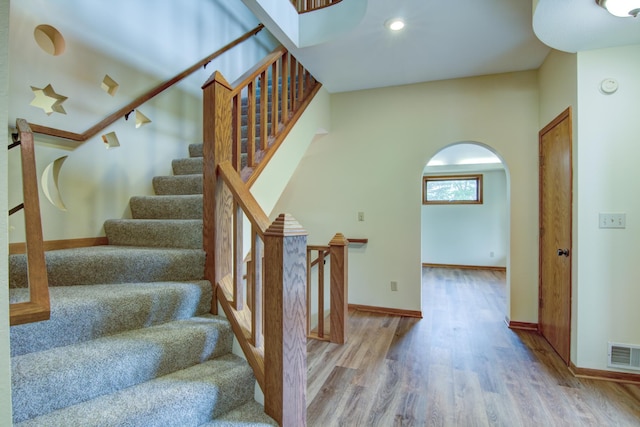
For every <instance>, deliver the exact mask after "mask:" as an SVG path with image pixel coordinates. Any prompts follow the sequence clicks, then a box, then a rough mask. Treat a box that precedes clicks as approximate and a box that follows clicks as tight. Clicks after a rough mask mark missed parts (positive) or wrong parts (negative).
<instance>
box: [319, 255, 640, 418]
mask: <svg viewBox="0 0 640 427" xmlns="http://www.w3.org/2000/svg"><path fill="white" fill-rule="evenodd" d="M504 307H505V277H504V273H501V272H494V271H481V270H457V269H439V268H424V269H423V315H424V318H423V319H414V318H405V317H394V316H389V315H381V314H371V313H363V312H359V311H351V312H350V313H349V327H348V335H347V336H348V341H347V344H345V345H343V346H339V345H336V344H331V343H327V342H321V341H316V340H309V342H308V344H307V350H308V388H307V402H308V412H307V424H308V426H311V427H315V426H318V427H320V426H322V427H329V426H462V427H467V426H508V427H515V426H523V427H529V426H536V427H537V426H545V427H546V426H607V427H608V426H640V387H639V386H636V385H629V384H618V383H612V382H605V381H593V380H583V379H578V378H575V377H573V375H571V373H570V372H569V371H568V369H567V367H566V366H565V365H564V364H563V363H562V360H561V359H560V358H559V357H558V356H557V354H556V353H555V352H554V351H553V349H552V348H551V347H550V346H549V345H548V344H547V342H546V341H544V339H543V338H542V337H540V336H539V335H538V334H536V333H535V332H522V331H517V332H516V331H512V330H510V329H509V328H507V326H506V325H505V323H504V313H505V308H504Z"/></svg>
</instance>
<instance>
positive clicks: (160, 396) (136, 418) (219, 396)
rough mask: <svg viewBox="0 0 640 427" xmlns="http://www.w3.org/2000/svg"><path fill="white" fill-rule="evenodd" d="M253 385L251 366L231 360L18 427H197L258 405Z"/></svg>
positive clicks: (217, 361) (219, 360)
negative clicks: (251, 403) (250, 404)
mask: <svg viewBox="0 0 640 427" xmlns="http://www.w3.org/2000/svg"><path fill="white" fill-rule="evenodd" d="M254 383H255V378H254V377H253V373H252V372H251V369H250V368H249V367H248V365H247V363H246V362H245V361H244V360H242V359H241V358H239V357H237V356H234V355H231V354H229V355H225V356H222V357H219V358H216V359H212V360H209V361H207V362H204V363H202V364H199V365H195V366H192V367H190V368H187V369H183V370H181V371H177V372H174V373H172V374H169V375H166V376H163V377H160V378H156V379H154V380H151V381H148V382H145V383H142V384H139V385H136V386H133V387H129V388H127V389H124V390H120V391H118V392H115V393H113V394H110V395H105V396H101V397H98V398H96V399H93V400H89V401H86V402H83V403H79V404H77V405H74V406H70V407H67V408H63V409H60V410H58V411H55V412H52V413H49V414H47V415H44V416H41V417H38V418H33V419H30V420H27V421H26V422H23V423H20V424H16V426H17V427H45V426H46V427H50V426H65V427H75V426H77V427H80V426H82V427H97V426H101V427H107V426H108V427H124V426H144V427H151V426H158V427H160V426H162V427H171V426H175V427H187V426H194V427H196V426H199V425H201V424H204V423H206V422H207V421H209V420H212V419H214V418H216V417H218V416H220V415H223V414H225V413H227V412H229V411H231V410H233V409H235V408H237V407H239V406H241V405H243V404H244V403H246V402H247V401H249V400H251V399H253V385H254Z"/></svg>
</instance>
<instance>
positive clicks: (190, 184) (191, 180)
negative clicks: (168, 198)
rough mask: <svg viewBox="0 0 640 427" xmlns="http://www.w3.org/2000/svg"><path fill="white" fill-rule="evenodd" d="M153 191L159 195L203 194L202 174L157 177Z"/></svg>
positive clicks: (154, 180) (154, 179)
mask: <svg viewBox="0 0 640 427" xmlns="http://www.w3.org/2000/svg"><path fill="white" fill-rule="evenodd" d="M153 189H154V191H155V192H156V194H157V195H160V196H162V195H179V194H202V174H196V175H177V176H156V177H154V178H153Z"/></svg>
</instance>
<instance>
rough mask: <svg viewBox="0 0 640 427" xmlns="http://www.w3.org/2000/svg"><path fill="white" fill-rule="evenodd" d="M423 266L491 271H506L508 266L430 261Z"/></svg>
mask: <svg viewBox="0 0 640 427" xmlns="http://www.w3.org/2000/svg"><path fill="white" fill-rule="evenodd" d="M422 266H423V267H429V268H457V269H459V270H489V271H502V272H506V271H507V267H499V266H493V265H458V264H432V263H429V262H423V263H422Z"/></svg>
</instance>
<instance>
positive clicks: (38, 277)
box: [9, 119, 50, 325]
mask: <svg viewBox="0 0 640 427" xmlns="http://www.w3.org/2000/svg"><path fill="white" fill-rule="evenodd" d="M16 127H17V128H18V132H19V138H20V142H21V144H20V150H21V157H22V191H23V197H24V221H25V232H26V243H27V278H28V284H29V301H26V302H21V303H15V304H11V305H10V306H9V313H10V324H11V325H19V324H23V323H30V322H38V321H42V320H47V319H49V316H50V302H49V281H48V277H47V266H46V263H45V257H44V246H43V243H42V241H43V239H42V220H41V218H40V201H39V197H38V175H37V170H36V158H35V149H34V144H33V132H32V131H31V129H30V128H29V124H28V123H27V121H26V120H24V119H18V120H17V121H16Z"/></svg>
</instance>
